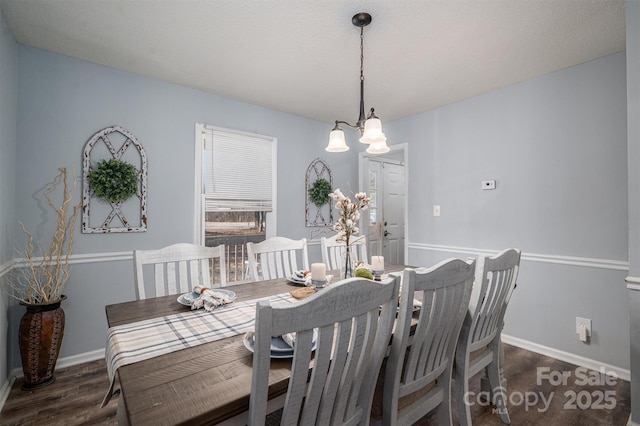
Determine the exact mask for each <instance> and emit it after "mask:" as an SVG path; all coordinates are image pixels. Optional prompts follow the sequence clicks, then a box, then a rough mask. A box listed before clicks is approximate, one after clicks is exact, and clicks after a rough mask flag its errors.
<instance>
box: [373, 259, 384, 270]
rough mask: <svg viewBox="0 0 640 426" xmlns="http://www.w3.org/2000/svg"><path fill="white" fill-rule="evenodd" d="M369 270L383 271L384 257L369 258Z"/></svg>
mask: <svg viewBox="0 0 640 426" xmlns="http://www.w3.org/2000/svg"><path fill="white" fill-rule="evenodd" d="M371 270H373V271H384V257H383V256H371Z"/></svg>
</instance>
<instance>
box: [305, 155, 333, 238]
mask: <svg viewBox="0 0 640 426" xmlns="http://www.w3.org/2000/svg"><path fill="white" fill-rule="evenodd" d="M318 179H326V180H327V181H329V184H331V188H332V190H333V176H332V175H331V169H330V168H329V166H328V165H327V163H325V162H324V161H323V160H321V159H320V158H316V159H315V160H313V161H312V162H311V164H309V167H307V173H306V176H305V185H304V188H305V224H306V226H308V227H313V226H332V225H333V209H332V208H331V207H332V205H331V200H329V202H328V203H326V204H324V205H322V206H317V205H315V204H314V203H312V202H311V200H310V199H309V189H310V188H311V187H312V185H313V184H314V183H315V181H316V180H318Z"/></svg>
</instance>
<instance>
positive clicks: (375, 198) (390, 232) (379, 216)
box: [363, 158, 405, 264]
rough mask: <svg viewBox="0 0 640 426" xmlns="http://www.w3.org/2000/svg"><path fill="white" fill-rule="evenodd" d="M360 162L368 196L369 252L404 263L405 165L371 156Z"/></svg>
mask: <svg viewBox="0 0 640 426" xmlns="http://www.w3.org/2000/svg"><path fill="white" fill-rule="evenodd" d="M363 165H364V168H363V173H364V176H363V178H364V179H363V183H364V191H365V192H366V193H367V195H369V197H371V204H370V208H369V211H368V214H366V215H365V216H366V217H365V223H364V225H365V226H364V229H365V232H366V235H367V238H368V240H369V244H368V246H369V247H368V251H369V255H370V256H377V255H382V256H384V259H385V262H386V263H390V264H404V244H405V240H404V226H405V223H404V220H405V219H404V218H405V211H404V210H405V167H404V165H402V164H398V163H394V162H386V161H384V160H382V161H381V160H377V159H373V158H368V159H365V162H364V164H363Z"/></svg>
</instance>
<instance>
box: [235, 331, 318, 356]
mask: <svg viewBox="0 0 640 426" xmlns="http://www.w3.org/2000/svg"><path fill="white" fill-rule="evenodd" d="M254 339H255V335H254V332H253V331H247V332H246V333H245V334H244V338H243V339H242V343H244V347H245V348H247V349H248V350H249V351H250V352H252V353H253V350H254V344H255V340H254ZM317 339H318V332H317V331H316V330H315V329H314V330H313V347H312V348H311V350H314V351H315V350H316V347H317V346H318V344H317V342H316V341H317ZM271 358H293V348H292V347H291V346H289V345H288V344H287V343H286V342H285V341H284V340H282V338H280V337H271Z"/></svg>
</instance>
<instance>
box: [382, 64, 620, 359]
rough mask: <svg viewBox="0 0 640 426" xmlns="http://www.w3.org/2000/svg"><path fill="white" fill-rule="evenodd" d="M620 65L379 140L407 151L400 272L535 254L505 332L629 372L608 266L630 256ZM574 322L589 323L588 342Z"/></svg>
mask: <svg viewBox="0 0 640 426" xmlns="http://www.w3.org/2000/svg"><path fill="white" fill-rule="evenodd" d="M625 66H626V65H625V54H624V52H623V53H618V54H614V55H611V56H607V57H605V58H601V59H598V60H595V61H591V62H588V63H585V64H582V65H579V66H575V67H572V68H568V69H565V70H562V71H559V72H555V73H552V74H548V75H546V76H543V77H540V78H536V79H532V80H529V81H525V82H523V83H520V84H517V85H513V86H510V87H507V88H505V89H501V90H496V91H493V92H490V93H487V94H485V95H482V96H478V97H475V98H472V99H468V100H465V101H462V102H458V103H455V104H452V105H448V106H445V107H442V108H439V109H436V110H433V111H429V112H425V113H423V114H418V115H416V116H412V117H409V118H406V119H403V120H399V121H397V122H394V123H392V125H391V126H386V128H385V130H386V132H387V136H388V137H389V139H390V140H393V142H394V143H400V142H408V143H409V155H410V164H409V200H410V203H411V209H410V212H409V248H410V250H409V263H411V264H417V265H431V264H433V263H434V262H436V261H438V260H441V259H443V258H447V257H450V256H464V254H462V253H461V252H463V251H464V250H458V252H455V250H457V249H456V248H460V247H462V248H468V249H470V250H469V251H470V252H473V251H478V252H482V251H498V250H502V249H504V248H507V247H518V248H520V249H522V250H523V252H524V254H525V255H527V254H529V255H534V254H537V255H540V256H538V257H541V258H542V260H544V262H542V261H534V260H532V256H528V257H527V256H525V258H524V260H523V263H522V269H521V273H520V279H519V283H518V288H517V290H516V291H515V293H514V295H513V298H512V300H511V303H510V307H509V310H508V312H507V316H506V328H505V333H506V334H509V335H512V336H514V337H518V338H520V339H525V340H528V341H530V342H534V343H537V344H540V345H544V346H548V347H551V348H554V349H557V350H561V351H566V352H569V353H573V354H577V355H580V356H584V357H587V358H591V359H594V360H597V361H599V362H604V363H608V364H611V365H614V366H618V367H622V368H625V369H626V368H629V334H628V333H629V321H628V316H627V311H626V305H627V301H626V288H625V282H624V278H625V276H626V270H624V269H626V268H625V267H624V266H623V267H622V270H617V269H615V268H616V266H617V262H619V263H620V264H622V265H625V264H626V262H627V260H628V253H627V250H628V245H627V241H628V238H627V143H626V83H625V79H626V73H625ZM485 179H495V180H496V182H497V188H496V190H493V191H483V190H481V189H480V188H481V181H482V180H485ZM434 204H439V205H440V206H441V216H440V217H433V216H432V215H431V211H432V206H433V205H434ZM439 246H445V247H444V248H442V247H439ZM567 257H577V258H586V260H585V261H584V263H586V264H587V265H588V266H576V265H573V264H569V263H571V262H569V261H567ZM594 259H605V260H607V262H604V263H605V265H604V266H602V267H600V266H599V265H597V263H598V262H596V261H595V260H594ZM550 261H553V262H556V263H549V262H550ZM576 316H580V317H586V318H590V319H592V321H593V332H594V336H593V339H592V342H591V344H589V345H586V344H583V343H581V342H579V341H578V340H577V338H576V334H575V317H576Z"/></svg>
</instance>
